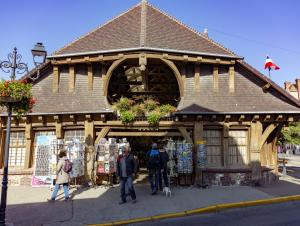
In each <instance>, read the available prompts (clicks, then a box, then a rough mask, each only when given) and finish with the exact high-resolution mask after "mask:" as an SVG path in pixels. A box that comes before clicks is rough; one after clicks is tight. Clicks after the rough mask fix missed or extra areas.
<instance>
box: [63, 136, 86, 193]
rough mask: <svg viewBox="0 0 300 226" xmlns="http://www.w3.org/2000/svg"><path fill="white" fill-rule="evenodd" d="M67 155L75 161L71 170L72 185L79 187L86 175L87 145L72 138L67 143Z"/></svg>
mask: <svg viewBox="0 0 300 226" xmlns="http://www.w3.org/2000/svg"><path fill="white" fill-rule="evenodd" d="M66 150H67V157H68V159H69V160H70V161H71V162H72V163H73V167H72V171H71V172H70V179H71V181H70V185H71V186H72V185H73V186H75V188H78V182H79V184H80V180H81V178H82V177H83V176H84V150H85V145H84V143H81V142H80V141H79V140H78V139H72V140H71V141H69V142H67V143H66Z"/></svg>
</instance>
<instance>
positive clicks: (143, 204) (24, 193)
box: [7, 156, 300, 226]
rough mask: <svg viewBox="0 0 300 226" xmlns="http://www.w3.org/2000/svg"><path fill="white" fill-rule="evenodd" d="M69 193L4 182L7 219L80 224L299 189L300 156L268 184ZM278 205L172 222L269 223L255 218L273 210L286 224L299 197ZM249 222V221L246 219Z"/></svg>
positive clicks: (28, 225) (34, 225)
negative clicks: (132, 194)
mask: <svg viewBox="0 0 300 226" xmlns="http://www.w3.org/2000/svg"><path fill="white" fill-rule="evenodd" d="M71 193H72V196H73V201H72V202H67V203H66V202H64V201H62V199H63V195H62V191H60V192H59V198H58V201H57V202H55V203H47V202H46V199H47V198H49V197H50V194H51V191H50V189H49V188H32V187H9V189H8V206H7V222H12V223H14V225H15V226H40V225H43V226H82V225H86V224H97V223H106V222H112V221H120V220H129V219H134V218H141V217H150V216H154V215H160V214H166V213H174V212H180V211H185V210H191V209H195V208H201V207H207V206H212V205H216V204H222V203H231V202H243V201H250V200H258V199H267V198H273V197H280V196H286V195H299V194H300V157H299V156H292V157H290V159H289V163H288V164H287V175H286V176H281V177H280V180H279V182H278V184H276V185H272V186H270V185H269V186H263V187H247V186H224V187H210V188H208V189H198V188H194V187H172V197H171V198H166V197H165V196H163V195H162V194H158V195H156V196H151V195H150V188H149V185H148V183H146V184H145V183H141V184H136V193H137V198H138V202H137V203H136V204H132V203H130V202H129V203H127V204H125V205H119V204H118V201H119V187H114V188H109V187H104V186H101V187H97V188H86V189H83V188H82V189H79V190H75V189H72V190H71ZM280 205H282V206H281V207H280V206H278V205H274V206H270V205H268V206H262V207H254V208H253V207H251V208H244V209H241V210H231V211H226V212H223V211H222V212H220V213H218V214H208V215H199V216H192V217H187V218H179V219H176V222H177V223H178V225H182V224H183V222H186V221H187V222H189V221H191V222H190V224H186V223H184V224H185V225H193V222H198V221H200V222H201V223H203V224H204V225H205V224H206V222H210V223H207V224H208V225H220V223H222V225H226V224H227V222H228V224H227V225H234V224H233V223H232V222H231V221H230V220H229V219H235V218H236V219H235V222H243V223H242V224H235V225H245V222H250V223H251V221H252V220H253V221H255V222H256V221H258V223H257V222H256V223H255V224H257V225H268V224H259V222H264V223H266V222H265V221H264V220H263V219H264V218H265V217H266V219H267V218H268V217H270V218H271V217H272V216H273V217H275V219H277V218H278V221H277V220H276V221H275V220H274V222H279V223H280V222H284V221H285V222H286V223H287V224H285V223H282V224H281V225H293V224H292V223H293V221H294V220H297V219H295V217H296V216H300V215H299V214H294V213H295V211H294V210H293V207H295V209H297V210H298V211H299V207H300V205H299V203H286V204H280ZM285 207H286V208H285ZM296 207H297V208H296ZM262 210H263V211H264V212H263V211H262ZM282 210H284V211H282ZM274 211H276V212H274ZM261 212H262V213H261ZM268 214H269V216H268ZM279 214H281V215H279ZM245 216H247V217H245ZM248 216H249V217H248ZM250 220H251V221H250ZM298 220H299V219H298ZM173 221H174V219H170V220H166V223H167V222H173ZM163 222H165V221H163ZM224 222H225V223H226V224H224ZM230 222H231V223H230ZM268 222H272V220H271V219H270V220H268ZM299 222H300V221H299ZM149 223H151V222H147V223H144V224H142V225H149ZM198 223H199V222H198ZM250 223H249V225H251V224H250ZM252 225H253V224H252ZM270 225H271V224H270ZM273 225H275V224H273ZM278 225H280V224H278Z"/></svg>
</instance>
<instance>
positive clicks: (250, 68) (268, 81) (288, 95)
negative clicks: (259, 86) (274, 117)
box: [238, 60, 300, 107]
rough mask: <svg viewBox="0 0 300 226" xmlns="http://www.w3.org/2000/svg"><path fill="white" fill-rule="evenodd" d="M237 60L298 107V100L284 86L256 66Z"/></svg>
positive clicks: (299, 104)
mask: <svg viewBox="0 0 300 226" xmlns="http://www.w3.org/2000/svg"><path fill="white" fill-rule="evenodd" d="M238 62H239V63H240V64H241V65H242V66H244V67H245V68H247V69H249V70H250V71H252V72H254V73H255V74H256V75H258V77H259V78H260V79H262V80H264V81H265V82H267V83H269V84H270V85H271V86H272V87H273V88H275V89H276V90H277V91H278V92H280V93H281V94H282V95H284V96H285V97H286V98H288V99H289V100H290V101H292V102H293V103H295V104H296V105H297V106H298V107H300V101H299V100H297V99H296V98H295V97H293V96H292V95H291V94H289V93H288V92H287V91H286V90H285V89H284V88H282V87H281V86H279V85H278V84H277V83H275V82H274V81H273V80H271V79H270V78H268V77H267V76H265V75H264V74H263V73H261V72H260V71H258V70H257V69H256V68H254V67H253V66H251V65H250V64H248V63H247V62H246V61H245V60H238Z"/></svg>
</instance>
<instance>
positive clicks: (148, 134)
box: [107, 131, 182, 137]
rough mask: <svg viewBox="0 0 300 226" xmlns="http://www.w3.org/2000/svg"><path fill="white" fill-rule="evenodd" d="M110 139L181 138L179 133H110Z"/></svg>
mask: <svg viewBox="0 0 300 226" xmlns="http://www.w3.org/2000/svg"><path fill="white" fill-rule="evenodd" d="M107 136H109V137H127V136H128V137H181V136H182V134H181V133H179V132H144V131H139V132H129V131H128V132H109V133H108V134H107Z"/></svg>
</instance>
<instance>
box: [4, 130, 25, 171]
mask: <svg viewBox="0 0 300 226" xmlns="http://www.w3.org/2000/svg"><path fill="white" fill-rule="evenodd" d="M25 155H26V147H25V132H11V133H10V142H9V159H8V165H9V166H14V167H24V164H25Z"/></svg>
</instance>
